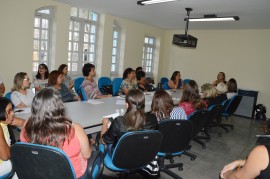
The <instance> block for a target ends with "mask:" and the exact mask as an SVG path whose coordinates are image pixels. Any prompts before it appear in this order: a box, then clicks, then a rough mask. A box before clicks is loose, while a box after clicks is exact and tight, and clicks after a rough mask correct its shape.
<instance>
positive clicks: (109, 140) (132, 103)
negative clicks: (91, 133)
mask: <svg viewBox="0 0 270 179" xmlns="http://www.w3.org/2000/svg"><path fill="white" fill-rule="evenodd" d="M126 108H127V111H126V113H125V114H124V115H123V116H118V117H117V118H115V119H114V120H113V121H112V123H111V125H110V127H109V129H108V124H109V122H110V121H109V119H108V118H104V119H103V121H102V124H103V125H102V130H101V136H102V141H103V143H106V144H116V143H117V141H118V140H119V139H120V137H121V136H122V135H123V134H124V133H125V132H127V131H137V130H142V129H155V128H156V127H157V119H156V117H155V116H154V115H151V114H145V111H144V108H145V97H144V94H143V92H142V91H141V90H138V89H135V90H129V92H128V93H127V95H126Z"/></svg>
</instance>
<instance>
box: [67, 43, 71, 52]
mask: <svg viewBox="0 0 270 179" xmlns="http://www.w3.org/2000/svg"><path fill="white" fill-rule="evenodd" d="M71 50H72V43H71V42H68V51H71Z"/></svg>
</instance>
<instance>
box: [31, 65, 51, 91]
mask: <svg viewBox="0 0 270 179" xmlns="http://www.w3.org/2000/svg"><path fill="white" fill-rule="evenodd" d="M48 78H49V70H48V67H47V65H46V64H44V63H41V64H40V65H39V66H38V72H37V75H36V76H35V79H34V81H33V82H34V87H35V90H36V92H38V91H40V90H42V89H43V88H45V87H47V84H48Z"/></svg>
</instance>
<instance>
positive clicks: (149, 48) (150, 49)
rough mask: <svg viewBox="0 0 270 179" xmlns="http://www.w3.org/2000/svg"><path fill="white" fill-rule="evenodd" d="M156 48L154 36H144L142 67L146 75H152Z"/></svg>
mask: <svg viewBox="0 0 270 179" xmlns="http://www.w3.org/2000/svg"><path fill="white" fill-rule="evenodd" d="M155 50H156V38H155V37H151V36H145V37H144V46H143V57H142V68H143V70H144V71H145V74H146V76H147V77H153V69H154V58H155Z"/></svg>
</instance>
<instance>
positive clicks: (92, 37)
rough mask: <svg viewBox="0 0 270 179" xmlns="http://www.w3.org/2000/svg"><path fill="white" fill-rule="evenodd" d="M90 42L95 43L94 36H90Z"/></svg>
mask: <svg viewBox="0 0 270 179" xmlns="http://www.w3.org/2000/svg"><path fill="white" fill-rule="evenodd" d="M90 42H91V43H95V35H90Z"/></svg>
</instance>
